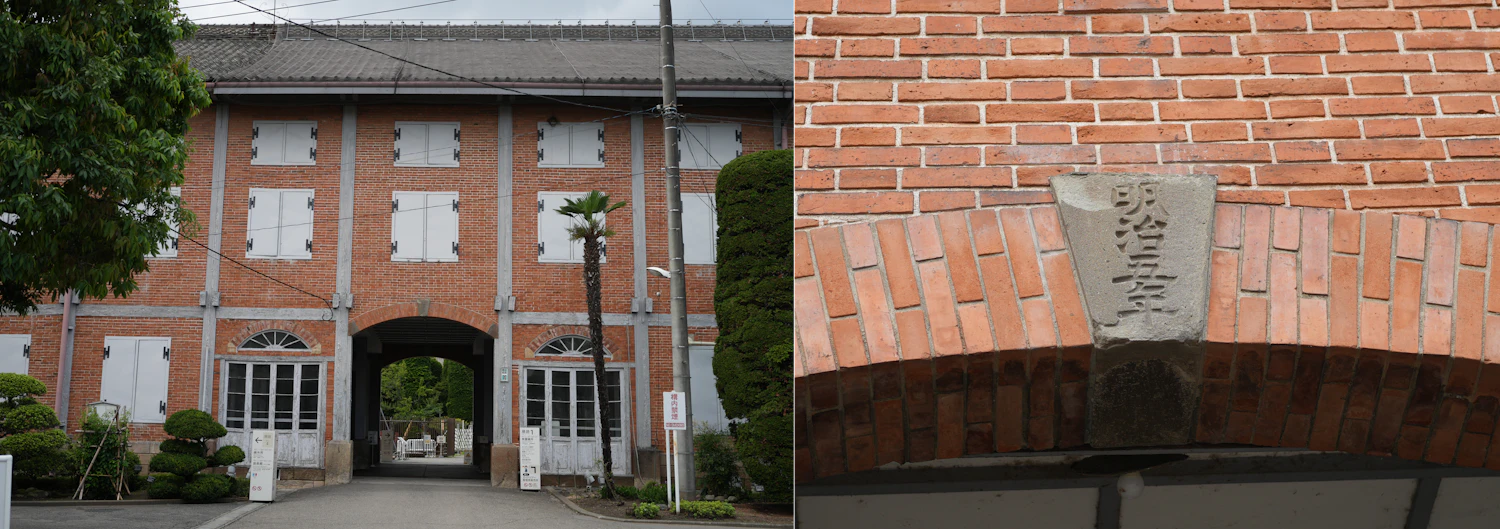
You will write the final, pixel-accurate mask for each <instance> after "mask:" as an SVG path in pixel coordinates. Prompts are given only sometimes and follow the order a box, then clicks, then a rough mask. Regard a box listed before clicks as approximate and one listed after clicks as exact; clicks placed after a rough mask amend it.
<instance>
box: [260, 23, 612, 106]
mask: <svg viewBox="0 0 1500 529" xmlns="http://www.w3.org/2000/svg"><path fill="white" fill-rule="evenodd" d="M234 1H235V3H238V4H240V5H242V6H245V7H248V8H250V9H254V10H256V11H260V12H261V13H265V14H268V15H271V16H273V17H276V18H278V19H281V20H282V21H284V22H286V23H288V24H292V25H295V26H297V27H300V28H302V29H306V30H308V31H312V32H314V33H317V34H319V35H322V36H324V37H327V38H330V39H333V40H336V41H339V42H344V43H347V44H349V45H351V46H354V47H357V48H360V49H363V50H365V51H369V52H371V53H375V54H377V55H381V56H383V57H386V58H389V59H392V60H396V61H400V62H402V63H405V64H410V65H412V66H416V67H418V68H424V69H427V70H432V71H434V72H437V73H440V74H443V75H447V76H449V77H453V78H455V79H461V80H464V81H469V82H473V83H478V84H480V85H484V86H487V87H490V88H496V89H500V90H505V91H507V92H513V93H516V94H520V95H523V96H531V97H536V98H540V99H545V100H548V101H554V102H557V103H563V104H566V105H574V106H580V107H585V108H593V109H598V110H608V111H610V112H629V110H625V109H621V108H610V107H606V106H601V105H591V104H588V103H579V102H576V101H568V100H566V99H562V98H557V97H552V96H544V95H540V94H532V93H528V92H524V91H521V90H516V89H514V88H510V87H508V86H500V85H497V84H494V83H487V82H484V81H480V80H478V79H474V78H472V77H464V76H462V75H458V74H455V73H449V72H446V71H443V70H439V69H437V68H433V67H431V66H427V65H424V64H421V63H418V62H414V61H410V60H407V59H403V58H401V57H397V56H395V55H391V54H389V53H386V52H383V51H380V50H377V49H375V48H371V47H369V46H365V45H363V44H360V43H358V42H352V41H348V40H344V39H340V38H337V37H335V36H333V35H329V34H328V33H327V32H325V31H323V30H320V29H317V28H315V27H312V26H309V25H306V24H302V23H298V22H294V21H292V20H291V19H289V18H286V17H283V16H281V15H278V14H275V13H271V12H269V11H266V10H264V9H261V8H258V7H255V6H252V5H250V4H247V3H245V2H244V0H234ZM445 1H452V0H445ZM414 7H415V6H414Z"/></svg>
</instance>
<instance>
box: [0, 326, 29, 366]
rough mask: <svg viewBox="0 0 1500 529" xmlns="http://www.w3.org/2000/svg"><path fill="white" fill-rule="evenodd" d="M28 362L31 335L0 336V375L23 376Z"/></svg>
mask: <svg viewBox="0 0 1500 529" xmlns="http://www.w3.org/2000/svg"><path fill="white" fill-rule="evenodd" d="M30 361H31V335H29V334H0V373H20V374H22V375H24V374H26V371H27V367H28V366H27V364H30V363H31V362H30Z"/></svg>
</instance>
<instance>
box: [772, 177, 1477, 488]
mask: <svg viewBox="0 0 1500 529" xmlns="http://www.w3.org/2000/svg"><path fill="white" fill-rule="evenodd" d="M1493 231H1494V229H1493V227H1492V226H1491V225H1489V224H1484V223H1475V222H1455V221H1451V220H1441V219H1429V218H1424V217H1418V216H1405V215H1392V214H1390V213H1382V212H1363V211H1344V210H1337V211H1335V210H1327V209H1318V208H1293V207H1271V206H1262V205H1239V204H1219V205H1218V206H1217V211H1216V215H1215V226H1214V236H1213V248H1212V256H1211V264H1210V273H1211V276H1210V277H1211V280H1210V292H1209V307H1208V318H1207V319H1208V326H1207V341H1208V346H1207V353H1206V356H1205V359H1204V360H1205V361H1204V362H1203V367H1202V380H1203V384H1202V393H1201V395H1197V396H1196V397H1197V401H1196V402H1194V403H1192V404H1193V405H1194V406H1196V408H1197V424H1196V428H1195V432H1194V439H1195V440H1196V441H1197V442H1199V443H1210V444H1217V443H1235V444H1252V445H1260V446H1280V447H1306V448H1311V449H1316V450H1341V451H1345V452H1352V453H1367V454H1377V455H1394V456H1397V457H1401V458H1405V459H1411V460H1425V461H1430V462H1435V463H1442V464H1456V465H1460V466H1467V467H1481V466H1486V467H1489V468H1491V469H1500V436H1494V434H1495V433H1496V432H1495V425H1496V419H1497V415H1500V411H1497V410H1500V278H1496V281H1494V282H1493V283H1492V282H1491V277H1490V276H1491V270H1490V268H1491V266H1492V263H1494V262H1495V260H1496V259H1500V237H1496V234H1494V233H1493ZM796 245H797V246H796V248H797V250H796V256H795V259H796V261H795V265H796V266H795V275H796V277H797V279H796V286H795V288H796V296H797V299H798V301H799V303H798V304H797V311H798V312H797V342H796V347H797V351H796V353H795V354H794V363H795V366H794V369H795V374H796V391H797V395H796V414H797V416H796V421H797V424H798V428H797V429H796V449H797V458H796V462H797V479H798V481H799V482H806V481H810V480H814V479H817V478H821V477H826V476H831V475H837V474H842V473H846V472H857V471H861V470H867V469H871V468H874V467H876V466H879V465H883V464H887V463H891V462H918V461H929V460H936V459H946V458H952V457H959V456H963V455H970V454H987V453H997V452H1011V451H1019V450H1048V449H1064V448H1073V447H1080V446H1083V445H1084V444H1085V443H1086V439H1087V437H1086V432H1087V424H1086V417H1087V398H1088V390H1089V388H1088V381H1089V370H1090V358H1091V344H1090V342H1091V335H1090V332H1089V328H1088V321H1087V319H1086V315H1085V314H1084V311H1083V305H1082V297H1081V296H1080V291H1079V289H1078V283H1077V280H1076V279H1075V275H1074V271H1073V265H1072V262H1071V260H1070V259H1071V258H1070V252H1069V251H1068V249H1067V247H1066V246H1067V245H1066V241H1065V239H1064V237H1063V232H1062V229H1061V223H1060V222H1059V218H1058V215H1057V210H1056V208H1055V207H1054V206H1052V205H1049V204H1044V205H1035V206H1030V207H1005V208H1000V209H975V210H969V211H952V212H945V213H938V214H928V215H921V216H916V217H910V218H903V219H885V220H879V221H874V222H867V223H856V224H847V225H842V226H832V227H822V228H815V229H811V230H805V231H799V232H798V233H797V234H796ZM806 300H817V301H820V302H818V303H807V302H806Z"/></svg>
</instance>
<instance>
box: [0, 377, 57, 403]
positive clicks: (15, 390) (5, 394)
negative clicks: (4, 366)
mask: <svg viewBox="0 0 1500 529" xmlns="http://www.w3.org/2000/svg"><path fill="white" fill-rule="evenodd" d="M45 394H47V385H46V384H43V383H42V381H40V380H37V379H36V378H33V377H31V376H28V375H22V374H20V373H0V399H5V400H16V399H28V400H31V402H27V403H25V404H30V403H33V402H36V401H35V400H33V398H34V397H36V396H37V395H45Z"/></svg>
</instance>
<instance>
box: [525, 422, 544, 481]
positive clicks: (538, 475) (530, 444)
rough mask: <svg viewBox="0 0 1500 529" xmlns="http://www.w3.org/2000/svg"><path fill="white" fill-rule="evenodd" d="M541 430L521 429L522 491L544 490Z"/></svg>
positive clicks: (533, 428)
mask: <svg viewBox="0 0 1500 529" xmlns="http://www.w3.org/2000/svg"><path fill="white" fill-rule="evenodd" d="M541 437H542V432H541V428H537V427H535V426H529V427H525V428H521V490H542V445H541Z"/></svg>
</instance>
